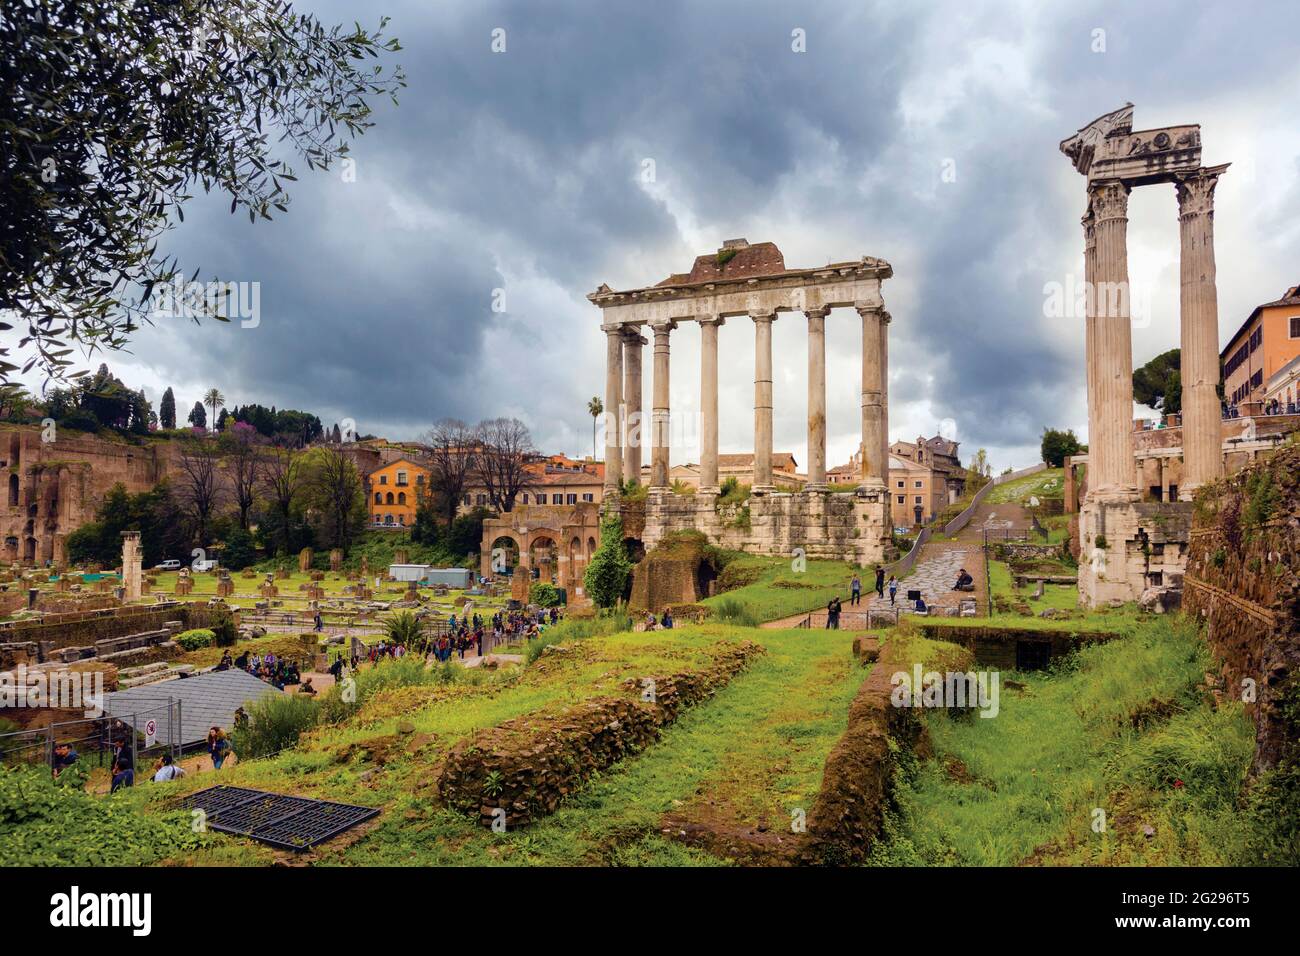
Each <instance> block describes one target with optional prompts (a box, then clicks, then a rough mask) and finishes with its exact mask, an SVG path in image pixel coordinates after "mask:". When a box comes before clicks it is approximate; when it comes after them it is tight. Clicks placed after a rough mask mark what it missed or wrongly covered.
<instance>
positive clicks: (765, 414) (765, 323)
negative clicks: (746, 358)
mask: <svg viewBox="0 0 1300 956" xmlns="http://www.w3.org/2000/svg"><path fill="white" fill-rule="evenodd" d="M749 317H750V318H751V319H753V321H754V485H753V488H752V489H751V490H753V491H754V492H756V493H757V494H770V493H771V492H773V491H775V490H776V486H775V485H774V484H773V483H772V323H773V322H774V321H776V313H775V312H766V313H752V312H751V313H750V316H749Z"/></svg>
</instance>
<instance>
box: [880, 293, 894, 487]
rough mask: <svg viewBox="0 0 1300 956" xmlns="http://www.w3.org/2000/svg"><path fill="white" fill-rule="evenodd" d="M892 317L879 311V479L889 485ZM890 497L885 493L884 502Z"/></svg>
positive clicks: (886, 485)
mask: <svg viewBox="0 0 1300 956" xmlns="http://www.w3.org/2000/svg"><path fill="white" fill-rule="evenodd" d="M893 321H894V317H893V316H892V315H890V314H889V313H888V312H884V311H882V312H881V313H880V479H881V481H883V482H884V484H885V487H886V488H888V487H889V326H890V324H891V323H892V322H893ZM889 501H890V497H889V495H885V503H886V505H888V504H889Z"/></svg>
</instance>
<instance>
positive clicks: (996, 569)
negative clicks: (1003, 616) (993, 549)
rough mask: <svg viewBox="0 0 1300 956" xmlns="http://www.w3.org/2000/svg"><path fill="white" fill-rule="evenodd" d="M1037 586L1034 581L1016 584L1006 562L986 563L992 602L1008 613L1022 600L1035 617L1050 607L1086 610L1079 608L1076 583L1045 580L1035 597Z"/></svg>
mask: <svg viewBox="0 0 1300 956" xmlns="http://www.w3.org/2000/svg"><path fill="white" fill-rule="evenodd" d="M1062 570H1064V569H1062ZM1037 589H1038V585H1037V584H1036V583H1035V584H1031V585H1029V586H1028V587H1024V588H1018V587H1016V583H1015V577H1014V575H1013V574H1012V572H1011V569H1010V567H1009V566H1008V565H1007V563H1006V562H1005V561H990V562H989V591H990V594H991V596H992V598H993V601H994V607H995V608H996V609H997V610H998V611H1000V612H1003V613H1006V612H1009V611H1010V609H1011V608H1012V607H1014V606H1015V605H1016V604H1019V603H1022V602H1023V603H1024V604H1025V605H1026V606H1028V608H1029V610H1030V611H1031V612H1032V613H1033V615H1034V616H1035V617H1037V615H1038V613H1039V612H1040V611H1042V610H1043V609H1044V608H1049V607H1050V608H1054V609H1055V610H1057V611H1058V612H1061V611H1063V612H1066V613H1070V614H1074V613H1075V612H1078V613H1079V615H1080V616H1082V615H1086V614H1087V613H1088V612H1086V611H1081V610H1080V608H1079V587H1078V585H1077V584H1050V583H1046V584H1044V585H1043V596H1042V597H1041V598H1035V597H1034V592H1035V591H1036V590H1037ZM1003 609H1006V610H1005V611H1004V610H1003Z"/></svg>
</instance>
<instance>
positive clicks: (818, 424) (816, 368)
mask: <svg viewBox="0 0 1300 956" xmlns="http://www.w3.org/2000/svg"><path fill="white" fill-rule="evenodd" d="M830 311H831V310H830V309H825V308H822V309H808V310H807V311H805V312H804V315H806V316H807V317H808V484H807V485H806V486H805V489H806V490H807V491H814V492H815V491H825V490H826V316H827V315H828V314H829V313H830Z"/></svg>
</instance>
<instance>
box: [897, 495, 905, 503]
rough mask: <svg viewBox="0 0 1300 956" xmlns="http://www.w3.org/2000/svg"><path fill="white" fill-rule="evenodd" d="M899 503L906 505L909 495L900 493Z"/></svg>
mask: <svg viewBox="0 0 1300 956" xmlns="http://www.w3.org/2000/svg"><path fill="white" fill-rule="evenodd" d="M898 503H899V504H900V505H905V504H907V495H899V496H898Z"/></svg>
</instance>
